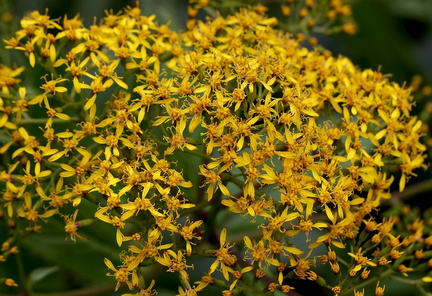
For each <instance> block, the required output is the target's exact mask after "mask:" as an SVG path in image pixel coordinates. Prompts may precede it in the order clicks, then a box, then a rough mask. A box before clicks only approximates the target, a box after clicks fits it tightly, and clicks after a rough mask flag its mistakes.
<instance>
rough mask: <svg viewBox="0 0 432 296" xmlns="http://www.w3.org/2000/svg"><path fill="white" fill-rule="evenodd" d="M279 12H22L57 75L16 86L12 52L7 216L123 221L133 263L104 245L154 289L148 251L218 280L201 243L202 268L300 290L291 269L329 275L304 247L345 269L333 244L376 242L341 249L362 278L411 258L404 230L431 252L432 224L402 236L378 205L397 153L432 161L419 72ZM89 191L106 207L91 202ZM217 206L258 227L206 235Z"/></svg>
mask: <svg viewBox="0 0 432 296" xmlns="http://www.w3.org/2000/svg"><path fill="white" fill-rule="evenodd" d="M277 23H278V22H277V21H276V19H274V18H269V17H266V16H265V15H264V13H263V12H262V11H261V10H259V9H258V10H253V9H244V10H241V11H240V12H238V13H237V14H235V15H233V16H228V17H216V18H214V19H209V20H207V21H205V22H204V21H197V22H196V23H195V24H194V26H190V28H189V29H188V30H186V31H185V32H174V31H171V30H170V29H169V27H168V26H166V25H159V24H158V23H157V22H156V20H155V17H154V16H150V17H146V16H141V13H140V10H139V8H137V7H134V8H131V7H129V8H127V9H125V10H124V11H123V12H122V13H118V14H114V13H111V12H107V14H106V17H105V18H104V19H102V20H101V21H100V23H95V24H93V25H92V26H91V27H90V28H86V27H84V26H83V24H82V22H81V21H80V20H79V17H75V18H72V19H67V18H65V19H63V20H52V19H50V18H49V16H48V15H47V14H40V13H37V12H34V13H31V14H30V15H29V16H27V17H26V18H24V19H23V20H22V22H21V25H22V28H21V29H20V30H19V31H18V32H16V36H15V37H13V38H11V39H9V40H5V42H6V43H7V45H8V47H9V48H13V49H16V50H18V51H23V52H24V54H25V56H26V57H27V58H28V62H29V65H30V67H40V68H41V69H43V70H44V71H45V72H46V73H47V75H44V76H43V77H42V78H41V81H40V90H30V89H25V87H23V86H19V83H20V80H19V79H18V78H17V77H18V76H19V74H21V72H22V71H23V68H16V69H10V68H7V67H5V66H2V67H0V86H1V88H2V95H1V105H0V112H1V114H0V127H1V136H2V139H7V141H5V142H4V143H2V147H0V152H1V153H2V154H3V155H4V156H5V158H4V159H5V160H4V161H3V163H1V170H2V172H1V178H0V184H1V185H0V186H1V189H2V192H3V198H2V205H3V206H4V208H5V215H6V216H7V219H9V220H11V221H13V220H15V219H17V218H18V217H19V218H22V219H26V220H28V223H27V225H26V228H27V229H28V230H29V231H36V230H37V231H41V229H40V227H42V231H43V227H44V225H43V223H41V221H44V220H46V219H50V218H51V217H53V216H60V217H62V218H63V220H65V226H64V227H65V232H66V233H65V236H69V237H70V238H71V239H72V240H73V241H76V238H78V239H81V240H85V238H84V237H83V236H81V235H79V234H78V233H79V230H80V229H81V228H83V227H89V226H90V225H92V224H93V223H94V222H96V221H97V222H105V223H108V224H110V225H112V226H113V228H114V229H115V232H116V236H115V238H114V237H113V238H111V239H112V240H113V241H115V242H116V245H117V247H118V249H119V253H120V258H121V261H122V263H121V265H120V266H118V267H115V266H114V265H113V263H112V262H111V261H110V260H108V259H106V260H105V264H106V266H107V267H108V268H109V269H110V270H111V273H109V274H108V275H110V276H113V277H114V278H115V280H116V281H117V288H118V287H119V286H120V285H121V284H122V283H124V284H126V286H127V287H128V288H129V289H131V290H134V289H136V290H137V291H141V292H142V291H144V292H143V293H142V294H139V293H141V292H138V294H136V295H153V294H152V293H153V289H152V288H153V285H154V282H152V284H150V286H149V287H148V288H146V289H145V286H140V285H141V284H140V283H141V281H140V280H139V277H142V276H144V275H143V274H141V271H140V269H139V267H140V266H147V265H149V264H156V265H159V266H162V267H163V268H164V269H165V270H166V271H168V272H176V273H178V274H179V275H180V284H181V285H182V288H180V290H181V293H183V294H184V295H186V294H185V293H186V292H191V293H192V291H193V292H194V293H196V292H198V291H200V290H202V289H204V288H205V287H206V286H207V285H209V284H214V281H211V280H208V281H198V279H190V277H189V270H191V269H192V268H193V264H191V263H189V262H188V260H189V259H188V258H189V257H191V256H196V255H198V254H205V255H206V256H209V257H211V258H213V259H214V263H213V264H210V265H209V266H208V274H207V276H208V277H210V278H211V276H216V274H218V273H221V274H222V278H223V280H225V281H226V282H227V284H226V286H222V287H225V288H224V289H228V290H229V291H228V290H225V294H226V293H228V292H230V291H233V290H234V289H242V288H244V284H242V283H241V281H239V279H241V278H242V277H243V274H246V273H249V274H262V273H263V275H262V276H260V278H262V280H263V281H265V280H267V278H268V277H273V280H272V282H271V283H270V284H269V285H268V289H269V290H271V291H274V290H276V289H280V290H282V291H289V290H291V289H292V287H290V286H289V285H287V284H288V283H289V282H287V281H286V280H287V278H288V277H296V278H300V279H308V280H312V281H318V280H319V277H318V275H317V274H316V273H315V272H314V271H313V268H314V266H315V265H316V264H317V263H316V259H314V258H312V256H311V255H310V254H311V251H310V250H314V249H317V247H320V246H324V247H325V249H326V250H328V252H329V253H327V252H325V253H324V254H322V255H321V257H320V258H321V261H322V262H323V263H328V264H331V266H332V270H333V271H335V273H336V271H337V273H339V272H340V269H339V268H338V267H337V266H338V265H337V264H338V263H337V262H336V260H337V259H336V258H334V257H335V256H336V255H333V250H334V249H343V248H345V246H346V245H347V244H349V243H350V242H352V241H358V240H362V241H368V248H362V247H359V246H357V247H356V248H355V249H352V250H349V251H347V253H348V252H349V257H350V258H352V266H351V267H352V269H351V270H350V271H349V276H350V277H351V278H354V277H355V276H358V277H360V276H361V275H363V277H367V275H364V274H366V271H364V272H362V270H366V269H367V270H369V269H373V268H376V267H377V266H384V265H388V264H393V263H394V264H396V265H394V267H393V268H394V270H398V271H399V272H400V273H401V274H403V275H407V274H409V272H410V271H411V269H410V267H408V266H406V265H403V264H402V263H403V262H404V261H403V260H402V259H400V260H398V259H399V258H401V257H403V256H404V254H405V252H407V251H404V248H403V247H402V246H403V244H407V245H408V244H409V242H411V241H412V242H416V243H417V245H416V247H415V248H414V249H413V250H410V251H411V252H414V251H417V256H418V257H419V259H421V260H424V259H422V258H421V257H422V256H421V254H420V253H421V251H419V250H420V249H422V248H430V246H431V243H429V241H430V239H428V238H426V235H425V234H424V227H422V226H421V225H417V227H415V223H413V224H412V228H411V229H408V230H407V231H406V233H405V234H404V236H402V237H396V236H397V235H396V233H395V232H394V231H393V228H394V225H395V221H394V220H393V218H388V220H384V221H375V220H374V212H375V211H377V210H379V208H380V205H381V204H382V203H383V202H386V201H387V200H388V199H389V198H390V196H391V195H390V193H389V191H390V186H391V184H392V183H393V180H394V176H393V175H394V172H395V170H394V168H396V170H398V171H399V172H400V182H399V188H400V190H403V189H404V187H405V184H406V182H407V181H408V180H409V178H411V177H412V176H415V175H416V170H417V169H419V168H424V167H425V165H424V158H425V155H424V152H425V146H424V145H423V144H422V143H421V142H420V137H421V131H420V127H421V122H420V121H419V120H418V119H417V118H416V117H414V116H411V115H410V111H411V109H412V106H413V101H412V96H411V94H410V89H409V88H406V87H403V86H400V85H398V84H396V83H393V82H391V81H389V80H388V78H387V77H386V76H384V75H383V74H381V73H379V72H377V71H373V70H370V69H367V70H360V69H359V68H357V67H356V66H355V65H353V63H352V62H351V61H350V60H349V59H348V58H345V57H341V56H340V57H334V56H332V55H329V54H324V53H322V52H319V51H316V50H309V49H307V48H305V47H303V46H302V45H301V43H300V42H299V40H298V39H296V38H294V37H293V36H291V35H289V34H287V33H284V32H282V31H280V30H278V29H276V28H275V26H276V25H277ZM34 126H36V128H34ZM182 159H183V161H182ZM47 185H48V186H47ZM192 192H196V193H195V194H194V193H192ZM88 202H90V203H94V204H96V205H97V206H98V208H97V210H96V212H95V213H94V217H93V216H91V217H80V212H79V211H78V210H79V209H81V208H85V207H86V206H87V204H88ZM70 206H72V207H73V208H76V210H75V209H74V211H73V212H71V211H70V208H71V207H70ZM208 206H210V208H212V209H213V210H208ZM214 209H216V210H214ZM87 212H88V211H87ZM218 212H224V213H226V212H229V213H230V215H233V216H240V217H243V218H244V219H249V220H250V223H251V224H252V225H254V226H256V228H255V230H256V231H258V232H259V233H260V235H259V236H258V237H255V238H250V237H248V236H245V237H244V239H243V240H240V241H238V242H236V243H230V242H229V239H230V230H229V229H222V227H219V230H217V232H216V233H215V235H216V236H217V237H219V242H213V247H214V250H213V251H210V252H209V250H208V247H206V246H204V247H203V246H202V245H203V243H202V242H203V241H204V240H205V239H206V238H208V237H207V236H206V231H207V232H210V231H214V230H215V227H211V226H210V225H211V224H210V223H212V221H211V219H210V218H215V217H214V216H212V217H210V215H215V213H218ZM78 218H81V219H82V218H86V219H83V220H81V221H77V219H78ZM89 219H90V220H89ZM92 219H95V220H92ZM216 229H218V228H216ZM312 234H313V235H312ZM171 240H172V241H171ZM299 241H302V243H299ZM305 242H306V247H305V246H304V245H305ZM10 243H11V244H12V245H13V244H14V243H16V242H15V241H14V240H13V239H12V240H11V242H10ZM381 244H383V245H381ZM380 248H382V249H380ZM374 250H375V253H374ZM380 250H381V251H380ZM5 252H6V253H7V254H10V248H7V249H6V250H5ZM244 264H247V267H244ZM334 266H336V267H334ZM264 275H265V276H264ZM287 275H289V276H287ZM145 276H146V277H148V276H149V275H147V274H145ZM195 280H196V283H195V284H196V286H193V285H192V286H191V284H190V283H189V281H192V282H193V281H195ZM337 288H338V289H336V287H334V288H333V290H334V291H338V292H337V293H340V290H341V289H345V288H346V287H344V286H340V287H339V286H337ZM335 293H336V292H335ZM183 294H181V295H183ZM127 295H130V294H127ZM187 295H192V294H190V293H189V294H187Z"/></svg>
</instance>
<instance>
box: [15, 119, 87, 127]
mask: <svg viewBox="0 0 432 296" xmlns="http://www.w3.org/2000/svg"><path fill="white" fill-rule="evenodd" d="M47 120H48V118H30V117H29V118H22V119H21V122H20V124H23V125H25V124H45V123H46V122H47ZM79 121H80V119H79V118H78V117H71V118H70V119H69V120H67V121H66V120H64V119H60V118H53V119H52V122H53V123H67V122H79Z"/></svg>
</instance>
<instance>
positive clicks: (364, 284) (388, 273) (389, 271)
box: [341, 269, 394, 296]
mask: <svg viewBox="0 0 432 296" xmlns="http://www.w3.org/2000/svg"><path fill="white" fill-rule="evenodd" d="M393 273H394V271H393V269H387V270H386V271H384V272H383V273H382V274H381V275H378V276H377V277H372V278H370V279H367V280H365V281H364V282H362V283H360V284H358V285H356V286H355V287H352V288H349V289H347V290H346V291H345V292H344V294H343V295H351V293H352V292H353V291H354V289H356V290H359V289H361V288H364V287H367V286H369V285H370V284H372V283H375V282H377V280H378V279H384V278H388V277H390V276H391V275H392V274H393ZM341 296H342V295H341Z"/></svg>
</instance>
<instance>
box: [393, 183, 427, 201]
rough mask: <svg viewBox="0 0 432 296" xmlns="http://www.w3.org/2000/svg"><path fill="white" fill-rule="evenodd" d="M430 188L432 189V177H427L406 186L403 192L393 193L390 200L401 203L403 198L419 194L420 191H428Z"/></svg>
mask: <svg viewBox="0 0 432 296" xmlns="http://www.w3.org/2000/svg"><path fill="white" fill-rule="evenodd" d="M430 190H432V179H427V180H424V181H422V182H419V183H416V184H413V185H410V186H408V187H406V188H405V190H404V191H403V192H394V193H392V198H391V199H390V201H391V202H393V203H400V202H401V201H402V200H406V199H409V198H412V197H414V196H418V195H420V193H424V192H428V191H430Z"/></svg>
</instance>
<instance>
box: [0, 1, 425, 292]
mask: <svg viewBox="0 0 432 296" xmlns="http://www.w3.org/2000/svg"><path fill="white" fill-rule="evenodd" d="M136 2H137V1H135V0H131V1H120V0H91V1H89V0H68V1H59V0H0V13H1V16H2V21H1V24H0V36H1V38H2V39H8V38H10V37H12V36H13V32H15V31H16V30H18V28H19V27H18V26H19V24H18V21H19V19H21V18H22V17H23V16H24V15H26V14H27V13H28V12H30V11H33V10H39V11H40V12H41V13H44V12H45V9H46V8H48V9H49V14H50V16H51V18H57V17H63V16H64V15H67V16H68V17H70V18H71V17H73V16H75V15H76V14H79V15H80V16H81V18H82V19H83V20H84V23H85V25H86V26H89V25H91V24H92V23H93V22H94V21H95V19H96V21H97V22H98V21H99V20H100V19H101V18H103V17H104V16H105V13H104V11H105V10H113V11H114V12H116V11H119V10H121V9H122V8H123V7H125V6H127V5H129V6H135V4H136ZM138 2H139V6H140V8H141V9H142V11H143V13H144V14H146V15H150V14H156V15H157V19H158V23H159V24H164V23H170V26H171V28H172V29H174V30H182V29H183V28H185V25H186V21H187V19H188V14H187V5H188V1H187V0H141V1H138ZM261 2H262V3H263V4H266V1H261ZM267 2H272V1H267ZM350 3H351V8H352V13H353V18H354V21H355V22H356V24H357V33H356V34H354V35H347V34H337V35H331V36H328V35H316V36H315V37H317V38H318V41H319V43H320V44H321V45H322V46H324V47H325V48H327V49H329V50H330V51H331V52H333V54H334V55H338V54H341V55H344V56H347V57H349V58H350V59H351V60H352V61H353V62H354V63H355V64H357V65H358V66H359V67H361V68H363V69H365V68H371V69H373V70H380V71H381V72H382V73H384V74H388V75H389V77H390V79H391V80H394V81H396V82H398V83H400V84H403V83H406V84H407V85H411V84H413V87H414V90H415V92H414V95H415V106H414V112H413V113H415V114H418V116H419V117H420V119H422V120H423V121H424V123H425V124H424V127H423V130H424V133H425V139H424V140H425V143H426V144H427V145H428V149H429V152H431V148H430V147H432V142H431V140H430V136H429V135H430V127H431V126H432V119H431V113H432V101H431V94H432V87H431V85H432V0H357V1H351V2H350ZM0 47H1V48H0V63H3V64H7V65H12V64H13V63H14V57H13V56H11V55H10V54H9V53H7V52H6V51H5V49H4V46H3V45H2V46H0ZM413 81H414V83H413ZM429 155H432V153H429ZM429 159H430V157H429ZM428 162H430V161H429V160H428ZM418 175H419V177H418V178H413V179H412V181H411V182H410V183H409V184H408V186H407V188H406V192H404V193H402V194H399V193H396V192H395V195H397V196H398V197H403V198H405V201H406V202H407V203H408V204H409V205H411V206H413V207H415V206H417V207H420V208H422V209H423V210H425V209H429V208H431V207H432V199H431V198H430V195H431V192H432V174H431V169H430V168H429V169H428V170H427V171H420V172H418ZM395 185H397V182H395ZM395 189H396V186H395ZM51 223H52V222H51ZM59 224H60V226H58V225H57V226H56V225H54V223H53V225H50V226H49V227H46V228H45V229H50V231H52V232H53V233H54V232H56V231H59V232H61V231H62V229H61V227H62V226H61V225H62V223H59ZM0 235H2V234H0ZM83 236H84V237H89V238H90V239H91V242H92V243H90V244H88V243H83V242H81V241H78V242H77V244H76V245H73V244H72V243H71V242H70V241H68V242H64V240H63V238H62V237H61V238H60V240H57V239H53V238H52V236H51V234H50V232H49V231H47V232H45V231H44V232H43V235H42V236H40V235H39V236H38V237H37V238H36V237H35V238H34V239H29V240H27V242H26V244H25V245H26V248H28V250H27V251H26V252H24V256H23V260H25V266H27V268H28V270H26V271H25V272H27V273H30V277H29V278H30V283H29V284H34V285H36V288H35V290H38V289H39V290H44V291H58V290H64V289H67V288H71V289H72V288H73V289H79V288H83V287H88V286H97V287H98V289H100V292H101V294H100V295H120V294H121V293H120V292H119V293H112V292H111V291H112V290H113V282H114V280H113V279H112V278H108V277H106V275H105V273H106V271H105V270H103V271H102V272H101V270H100V268H99V267H100V263H101V262H102V260H103V258H105V257H107V258H110V259H111V260H112V261H113V262H115V260H118V258H115V257H113V256H114V255H115V256H117V252H116V251H115V250H112V249H110V248H109V246H108V245H107V244H104V240H105V238H106V237H109V239H110V240H111V238H112V237H114V233H112V231H111V229H109V228H106V229H105V228H102V229H101V230H100V231H99V232H98V233H88V234H87V233H83ZM47 242H50V244H47ZM46 246H47V247H46ZM113 254H114V255H113ZM9 261H10V260H9ZM77 261H83V264H80V263H79V262H78V263H77ZM89 261H94V262H95V266H96V265H97V267H98V268H97V269H96V267H95V269H92V268H88V264H86V263H87V262H89ZM60 263H62V264H63V265H64V266H66V270H67V272H55V271H56V269H55V268H56V265H57V264H60ZM84 263H85V264H84ZM3 268H8V269H12V268H13V266H12V265H10V266H8V265H6V267H5V265H4V264H1V265H0V275H1V274H3V273H4V270H2V269H3ZM196 269H197V270H196V272H197V273H200V270H199V268H196ZM10 271H11V270H8V272H10ZM13 272H16V273H20V272H23V271H13ZM170 276H171V275H168V276H167V279H166V280H167V281H165V284H163V286H164V287H167V285H168V286H169V284H166V283H168V282H169V280H170ZM43 278H45V279H46V280H45V281H42V280H41V279H43ZM171 282H172V283H174V285H175V287H176V286H177V279H174V280H172V281H171ZM38 285H39V286H38ZM1 289H2V288H0V296H3V295H7V293H8V291H6V292H5V291H2V290H1ZM104 289H105V290H104ZM409 291H410V290H409V287H408V288H407V287H399V286H396V285H388V286H387V289H386V295H409V294H410V292H409ZM123 292H124V291H123ZM171 293H172V292H171ZM50 295H54V294H50ZM68 295H69V294H68ZM73 295H86V294H85V292H84V290H83V291H82V293H81V294H71V295H70V296H73ZM159 295H172V294H170V293H169V292H166V294H164V292H163V290H162V291H161V292H160V293H159Z"/></svg>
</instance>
